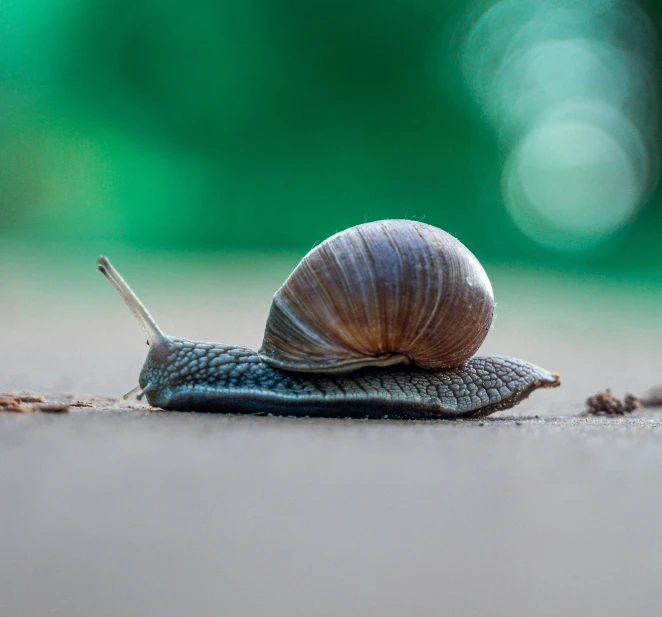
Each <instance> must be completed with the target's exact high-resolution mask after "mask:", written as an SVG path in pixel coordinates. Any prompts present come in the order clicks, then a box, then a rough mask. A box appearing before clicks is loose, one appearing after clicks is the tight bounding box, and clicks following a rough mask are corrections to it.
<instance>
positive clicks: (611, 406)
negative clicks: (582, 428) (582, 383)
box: [586, 390, 642, 416]
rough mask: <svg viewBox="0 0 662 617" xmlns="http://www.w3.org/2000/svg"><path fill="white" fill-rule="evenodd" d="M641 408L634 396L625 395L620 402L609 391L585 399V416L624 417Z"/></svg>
mask: <svg viewBox="0 0 662 617" xmlns="http://www.w3.org/2000/svg"><path fill="white" fill-rule="evenodd" d="M641 406H642V405H641V401H640V400H639V399H638V398H637V397H636V396H634V394H626V395H625V397H624V398H623V400H621V399H619V398H616V397H615V396H614V395H613V394H612V393H611V390H605V391H604V392H598V393H597V394H594V395H593V396H589V398H587V399H586V415H589V416H624V415H625V414H629V413H632V412H633V411H634V410H635V409H639V408H640V407H641Z"/></svg>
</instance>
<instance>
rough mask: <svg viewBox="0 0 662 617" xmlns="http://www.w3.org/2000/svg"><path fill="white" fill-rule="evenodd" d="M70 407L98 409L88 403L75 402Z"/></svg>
mask: <svg viewBox="0 0 662 617" xmlns="http://www.w3.org/2000/svg"><path fill="white" fill-rule="evenodd" d="M69 405H70V406H71V407H96V405H95V404H94V403H89V402H88V401H73V402H72V403H69Z"/></svg>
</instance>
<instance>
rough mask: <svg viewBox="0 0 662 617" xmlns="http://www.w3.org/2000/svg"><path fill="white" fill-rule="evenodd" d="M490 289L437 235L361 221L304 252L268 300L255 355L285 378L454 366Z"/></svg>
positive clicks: (464, 353)
mask: <svg viewBox="0 0 662 617" xmlns="http://www.w3.org/2000/svg"><path fill="white" fill-rule="evenodd" d="M493 314H494V296H493V294H492V286H491V285H490V281H489V279H488V277H487V274H486V273H485V270H484V269H483V267H482V266H481V265H480V263H479V262H478V260H477V259H476V258H475V257H474V255H473V254H472V253H471V251H469V249H467V248H466V247H465V246H464V245H463V244H462V243H461V242H460V241H459V240H457V239H456V238H454V237H453V236H451V235H450V234H448V233H446V232H445V231H443V230H441V229H438V228H437V227H433V226H431V225H426V224H425V223H419V222H416V221H408V220H388V221H377V222H374V223H365V224H363V225H357V226H356V227H351V228H350V229H347V230H345V231H342V232H340V233H337V234H335V235H334V236H331V237H330V238H328V239H327V240H325V241H324V242H322V244H320V245H319V246H317V247H315V248H314V249H313V250H312V251H310V252H309V253H308V254H307V255H306V256H305V257H304V258H303V260H302V261H301V263H300V264H299V265H298V266H297V267H296V269H295V270H294V272H292V274H291V275H290V276H289V278H288V279H287V281H285V283H284V284H283V286H282V287H281V288H280V289H279V290H278V291H277V292H276V294H275V295H274V299H273V303H272V305H271V312H270V314H269V318H268V320H267V325H266V330H265V334H264V341H263V344H262V348H261V349H260V351H259V355H260V358H261V359H262V360H264V362H266V363H267V364H269V365H271V366H273V367H276V368H280V369H284V370H291V371H303V372H344V371H351V370H354V369H357V368H361V367H364V366H388V365H391V364H398V363H403V364H416V365H418V366H419V367H421V368H424V369H444V368H452V367H455V366H459V365H461V364H463V363H464V362H466V361H467V360H468V359H469V358H471V357H472V356H473V355H474V354H475V353H476V351H477V350H478V348H479V347H480V345H481V344H482V342H483V340H484V339H485V337H486V336H487V333H488V331H489V329H490V325H491V324H492V318H493Z"/></svg>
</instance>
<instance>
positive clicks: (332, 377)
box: [140, 337, 560, 419]
mask: <svg viewBox="0 0 662 617" xmlns="http://www.w3.org/2000/svg"><path fill="white" fill-rule="evenodd" d="M559 383H560V381H559V376H558V374H556V373H551V372H550V371H547V370H545V369H542V368H539V367H537V366H535V365H533V364H530V363H529V362H525V361H524V360H518V359H516V358H505V357H500V356H489V357H475V358H472V359H470V360H469V361H468V362H466V363H465V364H463V365H461V366H459V367H456V368H452V369H445V370H439V371H430V370H423V369H419V368H416V367H411V366H388V367H383V368H365V369H362V370H359V371H355V372H352V373H343V374H337V373H331V374H315V373H294V372H291V371H283V370H280V369H276V368H272V367H270V366H268V365H267V364H265V363H264V362H263V361H262V360H261V359H260V358H259V356H258V355H257V354H256V353H255V352H254V351H252V350H250V349H246V348H244V347H234V346H231V345H222V344H219V343H202V342H195V341H189V340H186V339H182V338H176V337H172V338H171V337H166V338H165V339H164V340H163V341H162V342H161V343H159V344H158V345H155V346H154V345H153V346H152V347H151V348H150V350H149V354H148V356H147V361H146V362H145V365H144V366H143V369H142V372H141V374H140V387H141V388H142V390H143V391H144V392H145V396H146V398H147V400H148V401H149V403H150V405H153V406H155V407H160V408H161V409H165V410H172V411H198V412H218V413H243V414H255V415H267V414H276V415H288V416H311V417H315V416H317V417H340V418H385V417H386V418H395V419H434V418H477V417H482V416H486V415H489V414H491V413H493V412H495V411H499V410H502V409H508V408H510V407H513V406H514V405H516V404H517V403H519V402H520V401H522V400H523V399H525V398H526V397H528V396H529V394H531V392H533V390H535V389H537V388H553V387H555V386H558V385H559Z"/></svg>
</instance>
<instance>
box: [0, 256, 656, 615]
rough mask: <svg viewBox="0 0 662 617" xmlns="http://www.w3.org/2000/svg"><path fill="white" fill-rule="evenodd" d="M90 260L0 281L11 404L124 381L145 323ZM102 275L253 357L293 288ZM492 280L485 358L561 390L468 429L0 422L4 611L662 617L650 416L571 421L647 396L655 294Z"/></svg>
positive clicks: (113, 420)
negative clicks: (171, 287) (532, 368)
mask: <svg viewBox="0 0 662 617" xmlns="http://www.w3.org/2000/svg"><path fill="white" fill-rule="evenodd" d="M93 260H94V256H92V260H91V262H90V264H89V266H90V271H91V273H90V274H89V276H88V269H85V270H84V271H81V273H78V272H76V271H73V272H72V271H70V270H67V274H66V276H65V275H64V274H58V271H54V272H47V273H46V274H44V275H43V277H42V278H40V276H38V275H37V274H36V272H37V269H36V268H35V269H34V270H32V269H30V267H29V265H28V266H25V267H24V269H23V270H22V271H21V272H19V273H18V274H16V271H15V270H14V271H11V270H9V269H6V268H5V269H2V270H0V283H1V284H2V286H3V290H4V293H3V295H2V296H0V341H1V343H2V353H0V390H2V389H8V388H12V387H14V388H18V389H33V390H39V391H41V392H44V393H46V395H47V398H48V399H49V400H55V399H57V397H58V396H59V395H60V394H61V393H63V392H65V393H66V392H69V393H71V392H75V393H80V392H95V393H97V394H101V395H108V396H117V395H119V394H121V393H122V392H124V391H127V390H129V389H130V388H132V387H133V386H134V385H135V383H136V379H137V375H138V371H139V369H140V365H141V363H142V359H143V357H144V353H145V350H146V349H145V347H144V339H143V337H142V333H141V332H140V330H139V329H138V327H137V325H136V324H135V323H133V321H132V317H131V315H130V314H129V312H128V311H127V310H126V309H125V307H124V306H123V305H122V303H121V302H120V300H119V299H118V298H117V297H115V295H114V292H113V291H112V289H110V287H109V286H107V284H106V283H105V281H103V280H102V278H101V276H100V275H96V276H95V275H94V273H93ZM117 262H118V263H117V265H118V266H119V267H120V268H121V270H122V271H123V273H124V274H125V275H126V277H127V278H128V279H129V282H130V283H131V284H132V285H133V286H134V288H135V289H136V290H137V291H138V292H139V293H140V295H141V296H143V299H144V301H145V302H146V303H147V304H148V306H149V308H150V309H152V312H153V313H154V315H155V317H156V318H157V319H158V320H159V322H160V323H161V325H162V326H163V328H164V329H165V330H166V331H168V332H171V333H173V334H178V335H182V336H189V337H191V338H211V339H218V340H223V341H225V342H228V343H235V344H247V345H252V346H254V347H255V346H257V345H258V344H259V339H260V336H261V328H262V324H263V323H264V318H265V316H266V313H267V311H268V299H269V295H270V293H272V292H273V290H274V289H275V288H276V287H277V286H278V284H279V282H280V281H282V279H283V278H284V276H283V274H282V271H281V268H280V265H279V264H276V265H273V266H272V267H271V268H267V269H266V270H265V269H260V270H259V271H258V270H255V271H251V275H250V276H248V275H247V276H243V275H242V276H241V277H238V276H235V275H233V274H232V272H233V271H235V269H236V271H241V272H246V271H248V270H249V269H248V267H247V265H246V264H238V265H236V264H233V267H230V268H228V269H227V270H226V271H221V272H220V273H215V274H214V276H215V277H216V278H217V279H218V280H219V282H218V284H217V288H216V290H215V291H206V287H205V284H204V283H205V281H206V280H207V279H208V277H209V275H210V272H209V271H208V270H204V268H203V269H201V270H199V271H197V270H196V272H198V274H197V275H196V276H195V277H193V278H191V277H184V275H183V273H182V272H183V271H180V270H177V268H176V267H174V266H173V267H169V268H168V269H167V271H166V272H157V271H156V266H155V265H153V264H152V265H150V266H149V267H148V268H147V269H143V270H141V269H140V268H135V270H136V273H135V275H132V272H131V270H132V267H131V266H130V264H131V263H136V260H135V259H134V258H132V259H131V260H129V266H128V267H127V263H126V262H122V260H120V259H118V260H117ZM0 263H3V262H1V261H0ZM4 263H5V264H6V262H4ZM86 265H87V264H86ZM169 265H170V264H169ZM150 268H151V269H150ZM488 272H489V269H488ZM42 274H43V273H42ZM19 275H20V276H19ZM490 275H491V276H492V278H493V279H494V285H495V290H496V295H497V300H498V302H499V307H498V319H497V322H496V325H495V329H494V330H493V332H491V334H490V337H489V338H488V342H487V343H486V345H485V346H484V347H483V349H481V353H500V354H506V355H515V356H521V357H523V358H526V359H528V360H531V361H533V362H536V363H538V364H540V365H542V366H545V367H547V368H550V369H554V370H559V371H560V372H561V374H562V377H563V379H564V385H563V386H562V387H561V388H559V389H556V390H551V391H544V392H537V393H534V394H533V395H532V397H531V399H529V400H528V401H526V402H525V403H523V404H522V405H521V406H519V407H517V408H516V409H513V410H510V411H508V412H502V413H501V414H498V415H497V416H493V417H490V418H486V419H483V420H481V421H459V422H449V421H439V422H390V421H356V420H355V421H346V420H302V419H299V420H297V419H290V418H251V417H235V416H225V417H224V416H212V415H195V414H167V413H163V412H156V411H152V410H149V409H148V408H147V407H146V406H144V405H141V404H139V403H135V402H132V403H130V404H118V403H114V402H113V401H107V400H103V399H99V398H92V397H91V396H89V395H83V394H76V396H75V397H74V400H81V401H84V402H85V401H90V402H91V403H92V404H94V405H95V407H72V408H71V409H70V411H69V413H66V414H46V413H39V412H35V413H26V414H18V413H7V412H4V413H0V615H1V616H2V617H4V616H5V615H7V616H12V617H14V616H27V615H29V616H32V615H48V616H51V615H52V616H60V615H62V616H67V617H78V616H81V617H82V616H95V617H105V616H120V615H121V616H133V615H136V616H147V615H159V616H170V615H172V616H180V615H202V616H206V615H223V616H226V615H227V616H233V617H234V616H237V617H243V616H246V617H248V616H255V615H269V616H281V615H282V616H283V617H285V616H287V617H299V616H301V617H304V616H305V617H311V616H318V615H319V616H334V617H335V616H353V615H356V616H360V617H369V616H373V615H374V616H379V617H390V616H394V617H395V616H398V617H400V616H402V617H404V616H413V615H435V616H438V615H453V616H455V617H457V616H465V615H466V616H475V615H490V616H494V617H500V616H503V617H517V616H519V615H522V616H525V615H526V616H531V615H540V616H547V615H550V616H552V615H564V616H573V615H578V616H579V615H581V616H587V615H600V616H601V617H603V616H604V617H610V616H612V615H613V616H616V615H655V616H657V615H659V614H660V606H661V605H662V590H661V589H660V584H659V578H660V574H661V572H662V526H661V524H660V514H661V512H662V497H661V491H660V478H661V477H662V422H661V421H662V412H660V413H656V412H654V411H640V412H637V413H635V414H634V415H633V416H628V417H625V418H621V419H609V418H585V417H581V416H580V414H581V412H582V410H583V402H584V399H585V398H586V397H587V396H588V395H590V394H593V393H594V392H595V391H597V390H600V389H604V388H606V387H611V388H613V389H614V392H615V393H616V394H618V395H619V396H620V395H622V394H623V393H624V391H626V390H629V391H634V392H635V393H641V392H643V391H644V390H645V389H647V388H648V387H650V386H653V385H655V384H657V383H659V382H662V370H660V369H661V368H662V351H660V349H659V348H660V343H661V342H662V336H661V332H660V328H659V325H658V319H659V307H660V305H661V304H660V300H661V299H662V298H661V297H660V294H659V292H655V291H651V290H650V289H647V288H642V287H640V286H630V287H623V284H622V283H620V282H617V281H616V282H609V281H606V282H605V281H598V280H586V279H584V278H577V279H576V280H572V281H570V282H568V281H567V280H561V279H556V278H555V277H554V276H553V275H551V274H550V273H540V272H531V271H528V272H527V271H521V272H518V273H516V275H517V280H516V281H514V279H513V273H512V272H506V271H504V270H499V269H496V270H495V271H491V272H490ZM281 276H282V278H281ZM97 277H98V278H97ZM522 277H523V278H524V283H522ZM79 279H82V282H81V281H79ZM173 279H174V280H177V281H179V282H180V286H179V287H178V292H177V294H176V295H173V294H172V293H169V292H168V287H167V284H168V281H170V280H173ZM141 341H142V343H143V344H141ZM536 416H538V417H536Z"/></svg>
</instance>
